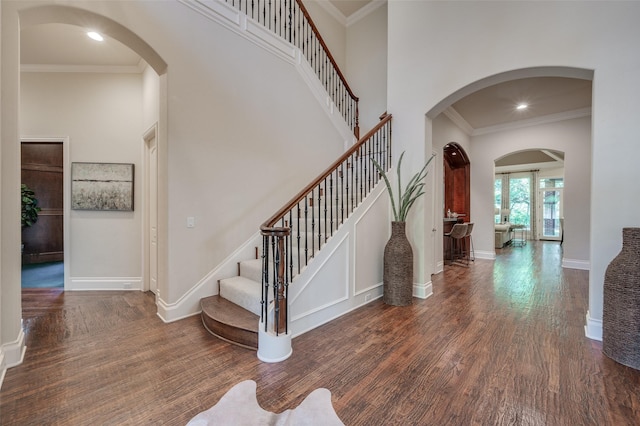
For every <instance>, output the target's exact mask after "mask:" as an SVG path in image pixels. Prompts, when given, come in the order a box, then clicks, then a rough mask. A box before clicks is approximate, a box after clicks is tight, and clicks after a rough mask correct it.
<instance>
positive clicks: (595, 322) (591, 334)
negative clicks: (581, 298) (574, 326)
mask: <svg viewBox="0 0 640 426" xmlns="http://www.w3.org/2000/svg"><path fill="white" fill-rule="evenodd" d="M584 335H585V336H587V337H588V338H589V339H591V340H598V341H600V342H602V320H599V319H594V318H591V314H590V313H589V311H587V323H586V325H585V326H584Z"/></svg>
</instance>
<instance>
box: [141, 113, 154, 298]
mask: <svg viewBox="0 0 640 426" xmlns="http://www.w3.org/2000/svg"><path fill="white" fill-rule="evenodd" d="M153 139H155V140H156V144H155V145H156V152H157V150H158V122H156V123H154V124H153V125H152V126H151V127H150V128H149V129H147V130H146V131H145V132H144V133H143V135H142V140H143V150H144V155H143V158H144V189H143V192H144V214H143V220H142V221H143V233H142V238H143V243H142V247H143V253H142V254H143V259H144V261H143V267H144V269H143V272H142V278H143V290H144V291H150V290H151V275H152V274H151V272H150V271H151V252H150V249H149V246H150V244H149V242H150V239H151V235H150V232H149V223H150V221H151V218H150V215H151V208H152V207H151V205H150V201H149V198H150V184H151V179H150V172H151V171H150V160H149V142H150V141H151V140H153ZM156 173H157V170H156ZM155 182H156V186H157V185H158V176H155ZM156 197H157V189H156ZM156 201H157V200H156ZM155 209H156V221H157V220H158V219H157V213H158V212H157V210H158V206H157V205H156V206H155ZM156 226H157V223H156ZM157 234H158V232H157V230H156V235H157ZM156 238H157V237H156ZM156 251H157V242H156ZM157 258H158V254H157V253H156V259H157ZM155 276H156V280H157V279H158V267H157V261H156V271H155ZM155 294H156V298H157V296H158V283H157V281H156V289H155Z"/></svg>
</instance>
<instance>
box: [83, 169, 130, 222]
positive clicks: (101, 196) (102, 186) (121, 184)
mask: <svg viewBox="0 0 640 426" xmlns="http://www.w3.org/2000/svg"><path fill="white" fill-rule="evenodd" d="M133 177H134V165H133V164H128V163H72V164H71V208H72V209H73V210H111V211H133Z"/></svg>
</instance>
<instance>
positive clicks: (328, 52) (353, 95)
mask: <svg viewBox="0 0 640 426" xmlns="http://www.w3.org/2000/svg"><path fill="white" fill-rule="evenodd" d="M296 3H298V6H299V7H300V10H301V11H302V14H303V15H304V17H305V18H306V19H307V21H308V22H309V25H311V29H312V30H313V33H314V34H315V36H316V37H317V38H318V41H319V42H320V45H321V46H322V48H323V49H324V51H325V53H326V54H327V57H328V58H329V61H331V64H332V65H333V67H334V68H335V69H336V72H337V73H338V77H340V80H342V84H344V87H345V88H346V89H347V92H349V95H351V98H352V99H353V100H354V101H356V102H358V101H359V99H358V97H357V96H356V95H355V94H354V93H353V91H352V90H351V87H349V84H348V83H347V79H346V78H345V77H344V75H343V74H342V71H340V67H339V66H338V64H337V63H336V61H335V59H333V55H332V54H331V51H330V50H329V47H328V46H327V44H326V43H325V42H324V39H323V38H322V36H321V35H320V31H318V27H316V24H315V23H314V22H313V19H311V15H309V12H308V11H307V8H306V7H304V4H302V0H296Z"/></svg>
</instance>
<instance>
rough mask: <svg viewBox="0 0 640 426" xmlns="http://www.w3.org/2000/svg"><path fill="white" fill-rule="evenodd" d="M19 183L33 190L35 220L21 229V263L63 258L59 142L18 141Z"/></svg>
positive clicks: (61, 181)
mask: <svg viewBox="0 0 640 426" xmlns="http://www.w3.org/2000/svg"><path fill="white" fill-rule="evenodd" d="M21 151H22V183H24V184H26V185H27V186H28V187H29V188H31V189H32V190H33V191H34V192H35V196H36V198H37V199H38V206H39V207H40V208H41V209H42V210H41V211H40V214H39V216H38V221H37V222H36V223H35V224H34V225H33V226H31V227H29V228H24V229H23V230H22V243H23V244H24V251H23V253H22V263H23V264H27V263H42V262H53V261H61V260H63V259H64V244H63V241H64V238H63V236H64V232H63V231H64V230H63V219H64V203H63V186H64V185H63V180H62V176H63V158H62V157H63V154H62V143H61V142H59V143H51V142H22V150H21Z"/></svg>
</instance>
